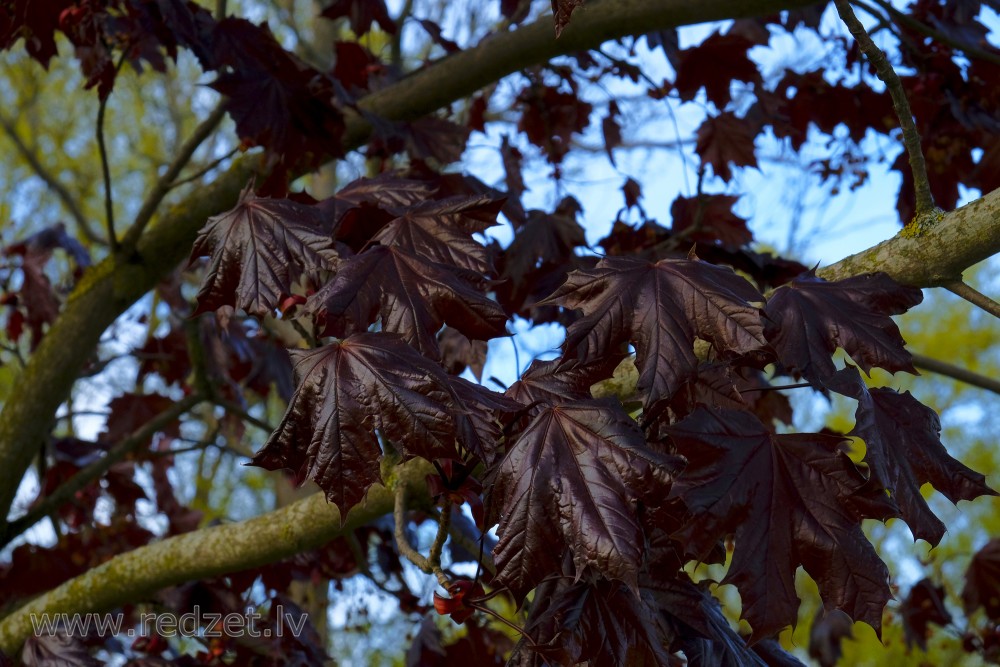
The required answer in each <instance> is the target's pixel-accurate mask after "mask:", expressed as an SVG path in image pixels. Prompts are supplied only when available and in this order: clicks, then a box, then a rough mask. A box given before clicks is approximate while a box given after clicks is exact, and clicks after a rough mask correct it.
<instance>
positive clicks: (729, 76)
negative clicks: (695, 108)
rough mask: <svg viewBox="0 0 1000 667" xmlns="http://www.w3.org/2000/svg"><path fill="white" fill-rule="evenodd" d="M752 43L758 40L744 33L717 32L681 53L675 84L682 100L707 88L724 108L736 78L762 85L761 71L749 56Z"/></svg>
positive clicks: (711, 96)
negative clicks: (748, 37) (751, 39)
mask: <svg viewBox="0 0 1000 667" xmlns="http://www.w3.org/2000/svg"><path fill="white" fill-rule="evenodd" d="M752 46H754V43H753V42H752V41H750V40H749V39H747V38H746V37H744V36H743V35H737V34H733V33H727V34H725V35H722V34H719V33H713V34H712V35H711V36H709V37H708V38H707V39H706V40H705V41H703V42H702V43H701V44H699V45H698V46H693V47H691V48H689V49H684V50H683V51H681V52H680V53H678V54H677V59H678V65H677V78H676V79H675V80H674V87H675V88H676V89H677V92H678V93H680V96H681V99H682V100H685V101H689V100H692V99H694V96H695V93H697V92H698V90H699V89H700V88H702V87H704V88H705V94H706V95H707V96H708V99H709V101H711V102H714V103H715V106H717V107H718V108H719V109H720V110H721V109H723V108H724V107H725V106H726V105H727V104H729V100H730V99H732V98H731V94H730V91H729V86H730V83H731V82H732V81H734V80H735V81H745V82H747V83H753V84H757V85H760V82H761V78H760V71H759V70H758V69H757V65H755V64H754V63H753V61H751V60H750V59H749V58H748V57H747V51H748V50H749V49H750V48H751V47H752Z"/></svg>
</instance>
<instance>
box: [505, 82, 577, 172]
mask: <svg viewBox="0 0 1000 667" xmlns="http://www.w3.org/2000/svg"><path fill="white" fill-rule="evenodd" d="M518 101H519V102H520V103H521V104H523V105H524V112H523V113H522V114H521V120H520V122H518V125H517V129H518V130H520V131H522V132H524V134H525V136H527V137H528V141H530V142H531V143H533V144H535V145H536V146H538V147H539V148H541V149H542V150H544V151H545V154H546V158H547V159H548V161H549V162H551V163H552V164H559V163H560V162H562V161H563V158H564V157H566V153H568V152H569V150H570V143H571V142H572V139H573V134H574V133H576V132H583V131H584V130H585V129H587V126H588V125H589V124H590V112H591V111H592V110H593V106H592V105H591V104H590V103H588V102H584V101H583V100H581V99H580V98H579V97H577V96H576V95H575V94H574V93H567V92H563V91H561V90H559V89H558V88H554V87H552V86H543V85H540V84H532V85H529V86H527V87H526V88H525V89H524V90H522V91H521V94H520V95H519V96H518Z"/></svg>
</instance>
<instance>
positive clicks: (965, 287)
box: [941, 280, 1000, 318]
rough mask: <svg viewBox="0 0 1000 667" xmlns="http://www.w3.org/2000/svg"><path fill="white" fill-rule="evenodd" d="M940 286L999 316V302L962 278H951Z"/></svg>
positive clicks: (994, 315)
mask: <svg viewBox="0 0 1000 667" xmlns="http://www.w3.org/2000/svg"><path fill="white" fill-rule="evenodd" d="M941 287H943V288H945V289H946V290H948V291H949V292H951V293H952V294H957V295H958V296H960V297H962V298H963V299H965V300H966V301H968V302H969V303H971V304H972V305H974V306H979V307H980V308H982V309H983V310H985V311H986V312H987V313H989V314H990V315H992V316H993V317H998V318H1000V303H997V302H996V301H994V300H993V299H991V298H990V297H988V296H986V295H985V294H983V293H982V292H980V291H979V290H977V289H976V288H975V287H972V286H971V285H969V284H968V283H966V282H963V281H962V280H953V281H951V282H947V283H944V284H943V285H941Z"/></svg>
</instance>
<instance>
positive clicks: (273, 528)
mask: <svg viewBox="0 0 1000 667" xmlns="http://www.w3.org/2000/svg"><path fill="white" fill-rule="evenodd" d="M396 471H397V479H398V480H399V481H401V482H405V483H406V485H407V487H408V488H409V489H410V495H411V497H416V500H417V502H418V503H419V504H426V503H428V502H429V499H428V498H426V496H424V497H420V496H417V495H416V494H417V492H418V491H420V490H421V489H424V482H423V480H424V477H426V476H427V475H428V474H430V473H431V472H433V468H431V466H430V464H428V463H426V462H423V461H420V460H414V461H411V462H410V463H408V464H406V465H405V466H402V467H399V468H397V469H396ZM392 508H393V494H392V492H391V491H389V490H388V489H386V488H385V487H383V486H374V487H372V489H371V490H370V491H369V492H368V495H367V496H366V497H365V499H364V501H362V503H361V504H360V505H358V506H357V507H355V508H354V509H352V510H351V511H350V513H349V514H348V515H347V520H346V521H345V522H344V524H343V526H341V523H340V513H339V512H338V511H337V508H336V506H335V505H332V504H330V503H328V502H327V501H326V500H325V499H324V498H323V494H320V493H317V494H314V495H312V496H310V497H308V498H304V499H302V500H300V501H298V502H296V503H293V504H291V505H288V506H286V507H283V508H281V509H279V510H275V511H273V512H269V513H267V514H264V515H262V516H259V517H256V518H254V519H250V520H249V521H243V522H240V523H231V524H225V525H221V526H215V527H212V528H203V529H201V530H196V531H194V532H191V533H186V534H184V535H179V536H177V537H171V538H169V539H166V540H163V541H162V542H156V543H154V544H150V545H149V546H145V547H141V548H139V549H136V550H135V551H130V552H128V553H126V554H122V555H121V556H117V557H115V558H112V559H111V560H110V561H108V562H107V563H104V564H103V565H100V566H98V567H96V568H94V569H93V570H90V571H88V572H86V573H84V574H82V575H80V576H79V577H76V578H75V579H71V580H69V581H67V582H66V583H64V584H62V585H61V586H59V587H58V588H55V589H53V590H52V591H50V592H48V593H45V594H44V595H41V596H39V597H37V598H35V599H34V600H32V601H31V602H29V603H28V604H26V605H24V606H23V607H21V608H20V609H18V610H17V611H15V612H13V613H12V614H10V615H9V616H7V617H6V618H4V619H3V621H0V651H3V652H4V653H6V654H7V655H16V654H17V652H18V651H19V650H20V648H21V644H23V643H24V640H25V639H27V638H28V637H29V636H30V635H31V633H32V626H31V615H32V614H35V615H36V618H37V615H39V614H43V613H48V614H60V613H67V614H73V613H76V612H84V611H94V612H101V611H110V610H112V609H116V608H118V607H120V606H121V605H123V604H125V603H126V602H134V601H137V600H143V599H145V598H148V597H149V596H151V595H152V594H153V593H155V592H156V591H158V590H160V589H162V588H165V587H167V586H173V585H176V584H180V583H183V582H185V581H191V580H193V579H203V578H206V577H213V576H216V575H220V574H226V573H228V572H237V571H239V570H245V569H248V568H252V567H259V566H261V565H264V564H266V563H273V562H275V561H277V560H281V559H283V558H288V557H289V556H293V555H294V554H297V553H300V552H302V551H307V550H309V549H315V548H318V547H320V546H322V545H324V544H326V543H327V542H329V541H330V540H332V539H333V538H335V537H337V536H338V535H344V534H350V533H351V531H353V530H354V529H355V528H358V527H359V526H362V525H364V524H366V523H368V522H370V521H373V520H374V519H376V518H378V517H380V516H383V515H385V514H389V513H390V512H392Z"/></svg>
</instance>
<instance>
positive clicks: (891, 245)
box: [818, 189, 1000, 287]
mask: <svg viewBox="0 0 1000 667" xmlns="http://www.w3.org/2000/svg"><path fill="white" fill-rule="evenodd" d="M998 252H1000V189H997V190H994V191H993V192H991V193H989V194H987V195H984V196H983V197H980V198H979V199H977V200H975V201H973V202H971V203H969V204H966V205H965V206H963V207H962V208H960V209H958V210H956V211H952V212H950V213H940V214H937V215H936V216H934V218H933V219H931V218H927V219H925V221H923V222H919V223H918V224H916V225H910V226H908V227H906V228H904V229H902V230H901V231H900V232H899V233H898V234H896V236H894V237H892V238H891V239H889V240H887V241H883V242H882V243H879V244H878V245H876V246H874V247H872V248H868V249H867V250H862V251H861V252H859V253H857V254H854V255H851V256H850V257H846V258H844V259H842V260H840V261H839V262H836V263H835V264H832V265H830V266H828V267H825V268H823V269H820V270H819V271H818V273H819V275H820V277H822V278H825V279H826V280H839V279H841V278H848V277H850V276H856V275H858V274H861V273H872V272H875V271H884V272H886V273H888V274H889V275H890V276H892V277H893V278H894V279H895V280H896V281H897V282H900V283H903V284H905V285H913V286H915V287H940V286H941V285H944V284H945V283H950V282H954V281H956V280H960V279H961V277H962V272H963V271H965V270H966V269H968V268H969V267H970V266H973V265H974V264H978V263H979V262H981V261H983V260H985V259H987V258H989V257H992V256H993V255H995V254H996V253H998Z"/></svg>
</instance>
